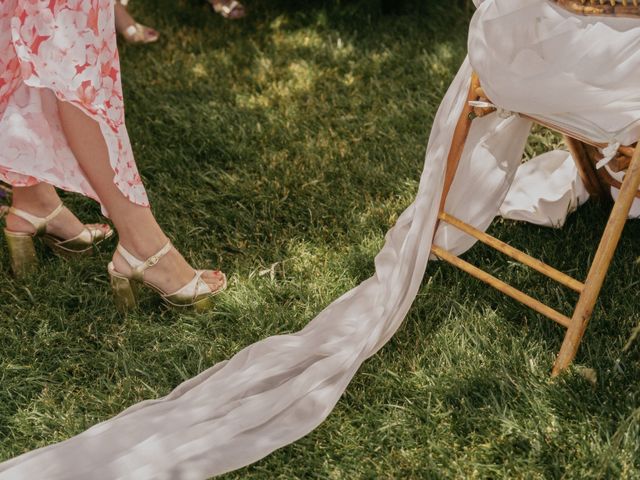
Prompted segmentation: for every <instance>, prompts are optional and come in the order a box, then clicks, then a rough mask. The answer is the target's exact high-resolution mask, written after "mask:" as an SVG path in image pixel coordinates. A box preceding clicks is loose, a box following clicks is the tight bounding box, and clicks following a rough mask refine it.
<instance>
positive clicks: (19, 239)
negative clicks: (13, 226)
mask: <svg viewBox="0 0 640 480" xmlns="http://www.w3.org/2000/svg"><path fill="white" fill-rule="evenodd" d="M4 238H5V240H6V242H7V249H8V251H9V258H10V260H11V270H13V274H14V275H15V276H16V277H17V278H24V277H26V276H28V275H29V274H31V273H33V272H34V271H35V270H36V269H37V267H38V257H37V256H36V249H35V246H34V245H33V236H32V235H30V234H28V233H16V232H11V231H9V230H7V229H5V230H4Z"/></svg>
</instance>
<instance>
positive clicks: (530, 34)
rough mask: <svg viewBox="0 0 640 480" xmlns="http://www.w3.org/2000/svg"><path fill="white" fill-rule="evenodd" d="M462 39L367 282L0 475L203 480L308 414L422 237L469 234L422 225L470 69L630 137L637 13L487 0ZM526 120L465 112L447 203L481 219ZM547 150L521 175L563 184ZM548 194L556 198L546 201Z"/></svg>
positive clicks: (292, 432)
mask: <svg viewBox="0 0 640 480" xmlns="http://www.w3.org/2000/svg"><path fill="white" fill-rule="evenodd" d="M469 39H470V40H469V50H470V60H471V64H470V63H469V62H468V61H465V62H464V64H463V65H462V67H461V69H460V71H459V72H458V74H457V75H456V77H455V79H454V80H453V83H452V85H451V87H450V88H449V91H448V92H447V94H446V96H445V98H444V99H443V101H442V104H441V106H440V108H439V110H438V113H437V115H436V118H435V120H434V124H433V128H432V130H431V135H430V138H429V144H428V147H427V152H426V160H425V165H424V171H423V173H422V177H421V179H420V185H419V189H418V192H417V195H416V198H415V200H414V202H413V203H412V204H411V205H410V206H409V207H408V208H407V209H406V210H405V211H404V212H403V213H402V214H401V215H400V217H399V218H398V221H397V223H396V225H395V226H394V227H393V228H392V229H391V230H390V231H389V232H388V233H387V235H386V237H385V244H384V246H383V248H382V250H381V251H380V253H379V254H378V255H377V256H376V259H375V274H374V275H373V276H372V277H371V278H369V279H367V280H365V281H364V282H363V283H361V284H360V285H359V286H357V287H355V288H354V289H353V290H351V291H349V292H347V293H345V294H344V295H342V296H341V297H340V298H338V299H337V300H335V301H334V302H333V303H331V304H330V305H329V306H328V307H327V308H325V309H324V310H323V311H322V312H320V313H319V314H318V315H317V316H316V318H314V319H313V320H311V321H310V322H309V324H308V325H307V326H306V327H305V328H304V329H302V330H301V331H300V332H296V333H291V334H285V335H279V336H273V337H270V338H267V339H265V340H262V341H260V342H257V343H255V344H252V345H249V346H248V347H246V348H245V349H243V350H242V351H240V352H239V353H237V354H236V355H235V356H233V357H232V358H231V359H229V360H228V361H225V362H221V363H219V364H217V365H215V366H213V367H212V368H210V369H208V370H205V371H204V372H202V373H200V374H199V375H198V376H196V377H194V378H192V379H190V380H188V381H186V382H184V383H182V384H181V385H179V386H178V387H177V388H176V389H175V390H174V391H173V392H171V393H170V394H169V395H167V396H166V397H164V398H161V399H157V400H149V401H146V402H141V403H139V404H136V405H134V406H132V407H130V408H129V409H127V410H125V411H124V412H122V413H121V414H120V415H118V416H116V417H115V418H112V419H110V420H107V421H105V422H103V423H100V424H98V425H96V426H94V427H92V428H90V429H89V430H87V431H86V432H84V433H81V434H79V435H77V436H75V437H73V438H70V439H68V440H66V441H64V442H61V443H58V444H54V445H50V446H48V447H45V448H42V449H39V450H34V451H32V452H29V453H26V454H24V455H22V456H19V457H17V458H15V459H13V460H10V461H8V462H5V463H2V464H0V479H2V480H7V479H10V480H31V479H33V478H47V479H48V480H62V479H65V480H70V479H71V480H73V479H78V480H79V479H86V478H91V479H94V480H114V479H136V480H142V479H169V478H172V479H173V478H180V479H191V480H193V479H205V478H208V477H210V476H213V475H218V474H222V473H224V472H228V471H230V470H234V469H237V468H240V467H243V466H245V465H247V464H249V463H252V462H255V461H256V460H259V459H260V458H262V457H264V456H265V455H268V454H269V453H270V452H273V451H274V450H276V449H278V448H280V447H283V446H285V445H287V444H288V443H291V442H294V441H295V440H297V439H299V438H301V437H303V436H304V435H307V434H308V433H309V432H310V431H312V430H313V429H314V428H316V427H317V426H318V425H319V424H320V423H322V421H323V420H324V418H325V417H326V416H327V415H329V413H330V412H331V410H332V409H333V407H334V406H335V404H336V402H338V400H339V398H340V396H341V395H342V394H343V392H344V390H345V389H346V388H347V385H348V384H349V382H350V380H351V378H352V377H353V376H354V375H355V374H356V372H357V370H358V368H359V367H360V365H361V364H362V363H363V362H364V361H365V360H366V359H367V358H369V357H370V356H372V355H374V354H375V353H376V352H377V351H378V350H379V349H380V348H382V346H383V345H384V344H385V343H386V342H387V341H388V340H389V339H390V338H391V337H392V336H393V335H394V333H395V331H396V330H397V329H398V328H399V327H400V326H401V324H402V321H403V319H404V317H405V315H406V314H407V312H408V310H409V308H410V306H411V304H412V302H413V300H414V298H415V297H416V295H417V292H418V289H419V288H420V285H421V282H422V280H423V276H424V273H425V269H426V266H427V262H428V259H429V252H430V249H431V245H432V240H433V238H434V233H436V241H437V244H438V245H440V246H442V247H443V248H445V249H447V250H449V251H453V252H455V253H456V254H460V253H462V252H464V251H465V250H467V249H468V248H469V247H471V246H472V245H473V243H474V240H473V239H472V238H470V237H469V236H468V235H466V234H463V233H461V232H454V231H453V230H451V229H448V228H447V226H446V224H445V225H442V226H440V227H438V229H437V232H436V225H437V216H438V213H439V206H440V198H441V195H442V189H443V183H444V174H445V167H446V163H447V155H448V153H449V150H450V147H451V144H452V141H453V131H454V129H455V126H456V123H457V120H458V118H459V117H460V115H461V113H462V111H463V107H464V105H465V102H466V101H467V93H468V89H469V79H470V77H471V72H472V68H471V65H473V69H475V70H476V71H477V72H479V75H480V78H481V79H482V81H483V87H484V88H485V89H486V92H487V95H488V97H489V98H491V100H492V102H494V103H495V104H496V105H499V106H501V107H502V108H503V109H505V110H508V111H513V112H523V113H528V114H535V115H537V116H541V117H544V118H546V119H549V121H552V122H557V123H559V124H561V125H563V126H566V127H569V128H570V129H577V130H578V131H581V132H583V133H584V134H585V135H586V136H590V135H594V136H595V138H594V140H600V141H602V143H605V142H607V141H608V140H609V139H611V138H615V139H616V141H618V142H620V143H621V144H623V145H629V144H630V143H632V142H634V141H636V140H637V139H638V138H639V137H640V128H639V122H640V94H639V92H640V89H638V82H637V80H638V75H639V74H640V48H639V47H640V25H638V24H637V23H632V22H631V23H630V22H628V21H626V20H620V19H594V18H590V17H571V16H570V15H569V14H567V13H566V12H564V11H562V10H561V9H559V8H557V7H555V6H553V5H551V4H550V3H549V2H547V1H546V0H487V1H486V2H484V3H483V4H482V5H481V6H480V9H479V10H478V11H477V12H476V14H475V15H474V18H473V21H472V23H471V32H470V36H469ZM424 88H429V85H425V86H424ZM530 126H531V122H530V121H529V120H527V119H525V118H522V117H520V116H509V117H508V118H500V116H499V115H498V114H497V113H495V112H494V113H492V114H489V115H486V116H484V117H481V118H476V119H475V120H474V121H473V123H472V126H471V132H470V133H469V140H468V142H467V144H466V145H465V148H464V152H463V155H462V158H461V160H460V164H459V169H458V174H457V175H456V178H455V180H454V182H453V185H452V187H451V191H450V194H449V196H448V197H447V204H446V210H447V212H449V213H450V214H451V215H453V216H455V217H457V218H459V219H461V220H463V221H465V222H467V223H469V224H471V225H472V226H474V227H476V228H478V229H480V230H485V229H486V228H487V227H488V225H489V224H490V223H491V221H492V220H493V218H494V217H495V215H496V214H497V212H498V210H499V209H500V207H501V206H502V205H503V204H504V201H505V197H507V199H509V197H508V196H507V193H508V192H509V188H510V186H512V184H513V186H514V187H516V186H518V182H524V183H523V184H522V185H524V186H526V183H527V178H529V180H531V178H532V177H531V176H530V175H529V173H531V172H528V173H527V174H526V175H521V176H518V175H516V173H517V171H518V167H519V166H520V164H521V160H522V154H523V150H524V146H525V143H526V140H527V136H528V133H529V128H530ZM553 155H554V156H556V157H557V158H554V159H553V160H554V161H553V163H554V165H555V167H554V168H553V169H550V170H549V172H546V171H541V170H539V169H535V168H533V169H532V170H531V171H532V172H534V173H535V174H536V175H538V176H539V177H541V178H544V175H546V174H547V173H549V175H551V176H552V177H553V178H556V177H555V176H556V175H557V173H555V172H562V175H563V177H562V179H561V180H562V181H560V182H558V185H560V186H563V185H564V186H567V187H566V188H572V187H571V186H572V185H573V183H574V182H573V180H574V179H573V178H572V176H571V172H568V171H567V170H566V169H565V168H564V166H565V165H566V164H565V163H564V162H565V161H566V159H567V157H566V156H565V157H558V154H553ZM565 155H566V154H565ZM541 163H542V162H541ZM535 165H537V164H534V166H535ZM524 172H526V171H524ZM531 175H533V173H531ZM514 178H516V182H514ZM469 185H473V188H469ZM560 193H562V192H560ZM568 193H571V192H568ZM551 194H553V195H551ZM531 195H533V196H534V197H536V198H531ZM579 197H580V195H574V194H570V195H558V192H551V191H536V190H530V191H525V190H521V191H519V194H518V195H514V196H512V197H511V203H510V204H509V205H510V206H511V207H514V209H518V208H519V209H520V210H521V211H524V212H526V213H527V214H529V215H530V217H531V219H532V220H533V221H536V222H537V221H538V220H540V219H542V220H544V221H548V223H549V224H552V225H553V224H554V223H557V222H554V219H545V218H544V217H545V215H547V214H548V213H549V212H551V214H552V215H559V213H558V212H562V210H563V208H560V207H561V206H562V205H564V203H562V202H565V203H566V204H567V207H568V206H569V203H571V202H573V206H572V208H575V206H576V205H575V204H576V203H578V202H579V201H580V200H582V198H579ZM559 202H560V203H559ZM547 204H553V205H555V208H554V209H553V211H551V210H550V209H547V208H546V205H547ZM566 212H567V209H564V212H563V215H564V216H566ZM424 341H428V339H424ZM428 414H429V412H425V415H428Z"/></svg>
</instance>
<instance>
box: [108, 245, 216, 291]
mask: <svg viewBox="0 0 640 480" xmlns="http://www.w3.org/2000/svg"><path fill="white" fill-rule="evenodd" d="M158 240H160V241H154V242H149V243H148V245H147V246H146V247H144V248H135V247H134V246H132V245H123V247H124V248H125V249H126V251H128V252H129V253H131V254H132V255H133V256H134V257H136V258H137V259H138V260H141V261H144V260H146V259H148V258H149V257H151V256H152V255H154V254H156V253H157V252H158V251H160V250H161V249H162V247H163V246H164V245H166V244H167V242H168V240H167V239H166V237H165V238H162V239H158ZM152 245H153V247H152ZM113 266H114V268H115V270H116V272H118V273H119V274H121V275H124V276H125V277H130V276H131V274H132V268H131V265H130V264H129V262H128V261H127V260H125V258H124V257H123V256H122V254H121V253H120V251H119V250H116V251H115V253H114V254H113ZM195 275H196V272H195V270H194V269H193V268H192V267H191V266H190V265H189V263H187V261H186V260H185V259H184V257H183V256H182V255H181V254H180V252H178V250H176V249H175V248H171V250H169V252H168V253H166V254H165V255H164V256H162V258H160V260H159V261H158V263H156V264H155V265H152V266H150V267H149V268H148V269H146V270H145V271H144V280H145V282H148V283H150V284H152V285H153V286H155V287H156V288H158V289H159V290H161V291H162V292H164V293H166V294H171V293H173V292H175V291H177V290H179V289H180V288H182V287H184V286H185V285H187V284H188V283H189V282H190V281H192V280H193V278H194V276H195ZM201 278H202V280H203V281H204V282H205V283H206V284H207V286H208V287H209V289H210V290H211V291H212V292H218V291H220V290H222V289H223V288H224V287H225V286H226V277H225V275H224V274H223V273H222V272H220V271H218V270H205V271H204V273H202V276H201Z"/></svg>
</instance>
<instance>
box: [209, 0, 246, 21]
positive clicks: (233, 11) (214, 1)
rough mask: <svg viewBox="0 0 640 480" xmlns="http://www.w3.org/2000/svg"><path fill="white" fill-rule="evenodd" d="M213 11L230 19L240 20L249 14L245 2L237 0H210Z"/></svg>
mask: <svg viewBox="0 0 640 480" xmlns="http://www.w3.org/2000/svg"><path fill="white" fill-rule="evenodd" d="M209 3H210V4H211V6H212V7H213V11H214V12H216V13H218V14H220V15H222V16H223V17H224V18H228V19H229V20H240V19H241V18H244V17H246V16H247V11H246V9H245V7H244V5H243V4H241V3H240V2H238V1H237V0H231V1H229V0H209Z"/></svg>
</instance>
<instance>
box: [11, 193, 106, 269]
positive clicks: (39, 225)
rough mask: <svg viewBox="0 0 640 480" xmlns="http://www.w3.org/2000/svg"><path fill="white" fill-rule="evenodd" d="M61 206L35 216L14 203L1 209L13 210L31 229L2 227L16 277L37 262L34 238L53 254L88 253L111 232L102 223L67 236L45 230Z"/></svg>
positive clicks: (60, 210)
mask: <svg viewBox="0 0 640 480" xmlns="http://www.w3.org/2000/svg"><path fill="white" fill-rule="evenodd" d="M64 208H65V206H64V204H62V203H61V204H60V205H58V206H57V207H56V208H55V209H54V210H53V211H52V212H51V213H50V214H49V215H47V216H46V217H44V218H41V217H37V216H35V215H32V214H30V213H29V212H25V211H24V210H19V209H17V208H14V207H10V208H8V209H6V210H5V213H7V214H9V213H10V214H13V215H15V216H16V217H20V218H21V219H23V220H25V221H27V222H29V223H30V224H31V225H32V226H33V228H34V229H35V232H33V233H26V232H14V231H11V230H8V229H6V228H5V229H4V238H5V240H6V242H7V247H8V250H9V258H10V259H11V268H12V270H13V273H14V275H15V276H16V277H22V276H25V275H27V274H28V273H30V272H32V271H33V270H35V268H36V267H37V265H38V259H37V257H36V250H35V246H34V242H33V239H34V238H41V239H42V240H43V241H44V243H45V244H46V245H47V246H49V247H50V248H51V249H52V250H53V251H54V252H55V253H57V254H60V255H64V256H74V255H86V254H90V253H92V252H93V248H94V246H95V245H97V244H98V243H100V242H102V241H104V240H106V239H108V238H110V237H111V236H112V235H113V230H112V229H111V227H109V226H108V225H106V224H103V225H100V226H91V225H85V228H84V230H82V231H81V232H80V233H79V234H78V235H76V236H75V237H73V238H68V239H63V238H59V237H56V236H55V235H52V234H50V233H47V226H48V224H49V222H51V220H53V219H54V218H56V217H57V216H58V215H59V214H60V212H62V211H63V210H64ZM105 227H106V228H105Z"/></svg>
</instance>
